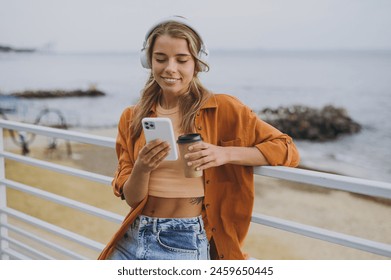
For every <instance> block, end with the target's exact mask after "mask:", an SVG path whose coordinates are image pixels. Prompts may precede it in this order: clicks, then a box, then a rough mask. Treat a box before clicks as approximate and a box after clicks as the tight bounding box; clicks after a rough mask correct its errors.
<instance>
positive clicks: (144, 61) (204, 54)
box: [140, 16, 209, 71]
mask: <svg viewBox="0 0 391 280" xmlns="http://www.w3.org/2000/svg"><path fill="white" fill-rule="evenodd" d="M167 22H178V23H181V24H183V25H186V26H187V27H189V28H190V29H191V30H193V31H194V33H196V34H197V36H198V37H199V38H200V40H201V49H200V51H199V53H198V59H199V60H201V61H203V62H205V63H206V62H207V58H208V56H209V51H208V49H207V47H206V45H205V43H204V41H203V39H202V37H201V34H200V33H199V32H198V29H197V28H196V27H195V26H194V25H193V24H191V23H190V22H189V20H188V19H186V18H184V17H182V16H170V17H166V18H163V19H160V20H159V21H157V22H155V24H153V25H152V27H150V28H149V29H148V31H147V33H146V34H145V39H144V42H143V47H142V49H141V53H140V61H141V65H142V66H143V67H144V68H146V69H151V64H150V62H149V60H148V54H147V49H148V38H149V36H150V35H151V33H152V32H153V31H154V30H155V29H156V28H157V27H158V26H159V25H162V24H164V23H167ZM200 66H201V71H206V68H207V67H205V65H203V64H202V63H200Z"/></svg>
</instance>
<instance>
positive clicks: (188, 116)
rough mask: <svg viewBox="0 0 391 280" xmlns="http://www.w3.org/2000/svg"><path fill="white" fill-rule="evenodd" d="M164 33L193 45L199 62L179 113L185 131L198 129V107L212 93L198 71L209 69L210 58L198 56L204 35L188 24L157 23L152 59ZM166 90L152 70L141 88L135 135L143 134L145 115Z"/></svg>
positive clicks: (150, 43) (150, 48) (151, 38)
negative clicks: (157, 41)
mask: <svg viewBox="0 0 391 280" xmlns="http://www.w3.org/2000/svg"><path fill="white" fill-rule="evenodd" d="M162 35H169V36H170V37H172V38H179V39H185V40H186V41H187V45H188V47H189V51H190V54H191V56H192V57H193V59H194V61H195V62H196V63H195V69H194V76H193V79H192V81H191V82H190V85H189V90H188V92H187V93H185V94H182V95H181V96H180V97H179V101H178V103H179V113H180V115H181V117H182V118H181V123H180V129H181V131H183V132H184V133H191V132H195V127H194V119H195V115H196V113H197V111H198V110H199V109H200V108H201V106H202V105H203V103H204V102H205V101H206V100H207V99H208V97H209V96H210V94H211V93H210V92H209V91H208V90H207V89H206V88H205V87H204V86H203V85H202V84H201V81H200V80H199V78H198V73H199V72H200V71H201V69H202V68H201V67H204V68H205V69H206V71H208V70H209V66H208V65H207V64H206V62H204V61H201V60H200V59H199V58H198V53H199V51H200V49H201V39H200V38H199V36H198V35H197V34H196V33H195V32H194V31H193V30H192V29H190V28H189V27H187V26H186V25H184V24H182V23H179V22H175V21H169V22H166V23H164V24H161V25H159V26H157V27H156V28H155V29H154V30H153V31H152V33H151V34H150V36H149V37H148V41H147V43H148V47H147V55H148V60H149V62H151V58H152V51H153V47H154V44H155V41H156V39H157V38H158V37H159V36H162ZM161 95H162V92H161V88H160V86H159V84H158V83H157V82H156V80H155V79H154V77H153V74H152V71H151V72H150V74H149V78H148V80H147V82H146V84H145V86H144V88H143V90H142V91H141V98H140V100H139V101H138V103H137V104H136V106H135V108H134V117H133V120H132V123H131V124H130V128H131V133H132V135H131V136H132V138H133V139H136V138H138V137H139V136H140V134H141V131H142V124H141V120H142V118H144V117H148V116H149V113H150V111H151V109H152V108H153V107H154V106H155V104H157V103H158V102H159V101H160V98H161Z"/></svg>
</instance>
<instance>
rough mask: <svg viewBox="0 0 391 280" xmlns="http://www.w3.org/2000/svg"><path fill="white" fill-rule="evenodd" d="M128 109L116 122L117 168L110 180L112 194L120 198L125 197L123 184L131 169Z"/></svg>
mask: <svg viewBox="0 0 391 280" xmlns="http://www.w3.org/2000/svg"><path fill="white" fill-rule="evenodd" d="M129 119H130V109H126V110H125V111H124V112H123V113H122V115H121V118H120V121H119V124H118V134H117V138H116V145H115V150H116V153H117V158H118V166H117V170H116V172H115V174H114V179H113V181H112V187H113V191H114V194H115V195H116V196H118V197H121V198H122V199H125V197H124V195H123V186H124V184H125V182H126V180H127V179H128V177H129V175H130V173H131V172H132V170H133V160H132V157H131V151H130V150H129V148H130V147H129V145H128V143H129V142H130V141H129V137H130V127H129V126H130V121H129Z"/></svg>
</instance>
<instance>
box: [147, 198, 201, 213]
mask: <svg viewBox="0 0 391 280" xmlns="http://www.w3.org/2000/svg"><path fill="white" fill-rule="evenodd" d="M202 199H203V198H202V197H197V198H165V197H156V196H149V197H148V200H147V203H146V205H145V207H144V209H143V212H142V215H145V216H149V217H157V218H190V217H197V216H199V215H201V211H202Z"/></svg>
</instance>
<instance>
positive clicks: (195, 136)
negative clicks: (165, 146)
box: [176, 133, 202, 144]
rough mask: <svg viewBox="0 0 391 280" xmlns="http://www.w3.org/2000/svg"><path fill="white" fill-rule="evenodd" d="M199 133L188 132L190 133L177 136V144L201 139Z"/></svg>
mask: <svg viewBox="0 0 391 280" xmlns="http://www.w3.org/2000/svg"><path fill="white" fill-rule="evenodd" d="M201 140H202V138H201V135H200V134H198V133H190V134H183V135H181V136H179V137H178V140H177V141H176V142H177V143H178V144H184V143H192V142H197V141H201Z"/></svg>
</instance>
